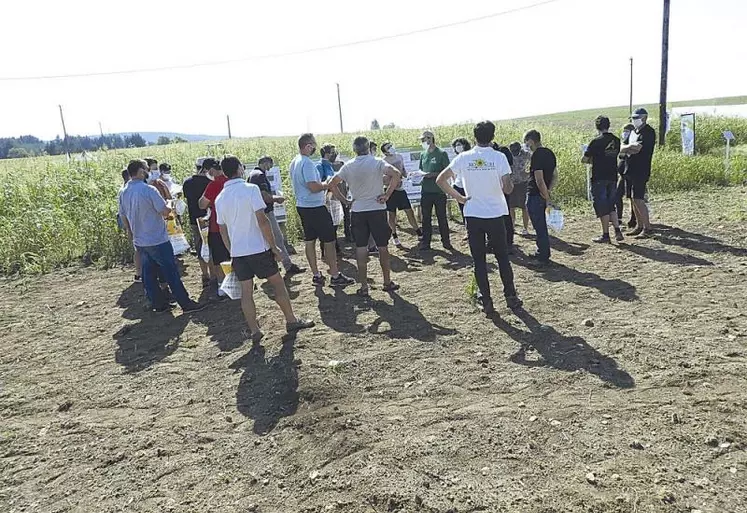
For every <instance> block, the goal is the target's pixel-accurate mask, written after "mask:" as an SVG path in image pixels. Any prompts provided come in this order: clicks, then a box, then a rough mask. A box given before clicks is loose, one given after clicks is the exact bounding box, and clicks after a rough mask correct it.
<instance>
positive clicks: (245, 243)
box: [215, 155, 314, 344]
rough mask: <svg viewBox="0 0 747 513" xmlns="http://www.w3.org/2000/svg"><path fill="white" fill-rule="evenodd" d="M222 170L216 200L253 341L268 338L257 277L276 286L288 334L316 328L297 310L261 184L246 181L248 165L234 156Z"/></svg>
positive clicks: (257, 341) (224, 163)
mask: <svg viewBox="0 0 747 513" xmlns="http://www.w3.org/2000/svg"><path fill="white" fill-rule="evenodd" d="M221 169H222V170H223V173H224V174H225V175H226V178H228V181H226V183H225V185H224V186H223V190H222V191H221V193H220V194H219V195H218V197H217V198H216V199H215V210H216V216H217V221H218V227H219V229H220V235H221V237H222V238H223V243H224V244H225V245H226V248H227V249H228V251H230V253H231V265H232V266H233V272H234V273H235V274H236V277H237V278H238V279H239V281H240V282H241V309H242V310H243V312H244V318H245V319H246V323H247V324H248V325H249V330H250V331H251V339H252V342H254V343H255V344H258V343H259V342H260V341H261V340H262V337H264V334H263V333H262V331H260V329H259V324H258V322H257V310H256V307H255V305H254V277H255V276H256V277H257V278H260V279H267V281H268V282H269V283H270V285H272V287H273V288H274V289H275V301H277V303H278V305H279V306H280V309H281V310H282V311H283V314H284V315H285V327H286V330H287V331H288V333H293V332H296V331H298V330H301V329H305V328H311V327H313V326H314V322H313V321H309V320H306V319H300V318H298V317H296V316H295V315H294V313H293V307H292V306H291V302H290V297H289V295H288V289H286V288H285V282H284V281H283V278H282V277H281V276H280V272H279V269H278V263H277V260H280V258H281V255H282V252H281V251H280V249H279V248H278V247H277V242H276V241H275V236H274V235H273V233H272V226H271V225H270V221H269V219H267V215H266V214H265V207H266V206H267V205H266V204H265V201H264V199H263V198H262V193H261V191H260V190H259V187H257V186H256V185H254V184H251V183H246V182H245V181H244V166H243V165H242V164H241V162H240V161H239V159H238V158H236V157H234V156H231V155H229V156H227V157H225V158H224V159H223V160H222V161H221ZM281 244H282V242H281Z"/></svg>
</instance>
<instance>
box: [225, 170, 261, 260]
mask: <svg viewBox="0 0 747 513" xmlns="http://www.w3.org/2000/svg"><path fill="white" fill-rule="evenodd" d="M266 206H267V205H265V200H264V199H262V192H261V191H260V190H259V187H257V186H256V185H254V184H253V183H246V182H245V181H244V179H243V178H234V179H232V180H228V181H227V182H226V183H225V185H224V186H223V190H222V191H221V193H220V194H218V197H217V198H215V214H216V216H217V220H218V224H219V225H224V226H225V227H226V228H227V229H228V237H229V238H230V239H231V256H232V257H242V256H249V255H256V254H258V253H264V252H265V251H267V250H268V249H270V246H269V245H268V244H267V241H266V240H265V237H264V235H262V231H261V230H260V229H259V223H258V222H257V211H262V213H263V214H264V210H265V207H266Z"/></svg>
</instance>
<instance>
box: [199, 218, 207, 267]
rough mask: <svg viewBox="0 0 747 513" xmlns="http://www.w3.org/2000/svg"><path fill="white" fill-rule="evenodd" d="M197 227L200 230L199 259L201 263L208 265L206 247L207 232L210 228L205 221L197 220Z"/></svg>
mask: <svg viewBox="0 0 747 513" xmlns="http://www.w3.org/2000/svg"><path fill="white" fill-rule="evenodd" d="M197 227H198V228H199V229H200V238H201V239H202V248H201V249H200V258H201V259H202V261H203V262H205V263H207V264H209V263H210V246H209V245H208V231H209V229H210V226H209V224H208V221H207V220H205V219H197Z"/></svg>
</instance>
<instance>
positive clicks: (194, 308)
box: [182, 301, 208, 313]
mask: <svg viewBox="0 0 747 513" xmlns="http://www.w3.org/2000/svg"><path fill="white" fill-rule="evenodd" d="M207 307H208V305H207V303H197V302H195V301H191V302H190V303H189V304H188V305H187V306H184V307H182V312H184V313H194V312H201V311H202V310H204V309H205V308H207Z"/></svg>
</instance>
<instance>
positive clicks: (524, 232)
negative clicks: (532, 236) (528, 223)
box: [521, 228, 529, 237]
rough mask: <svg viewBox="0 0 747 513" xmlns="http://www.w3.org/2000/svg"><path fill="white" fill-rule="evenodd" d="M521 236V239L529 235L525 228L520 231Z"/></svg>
mask: <svg viewBox="0 0 747 513" xmlns="http://www.w3.org/2000/svg"><path fill="white" fill-rule="evenodd" d="M521 235H522V236H523V237H526V236H527V235H529V230H527V229H526V228H524V229H523V230H521Z"/></svg>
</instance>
